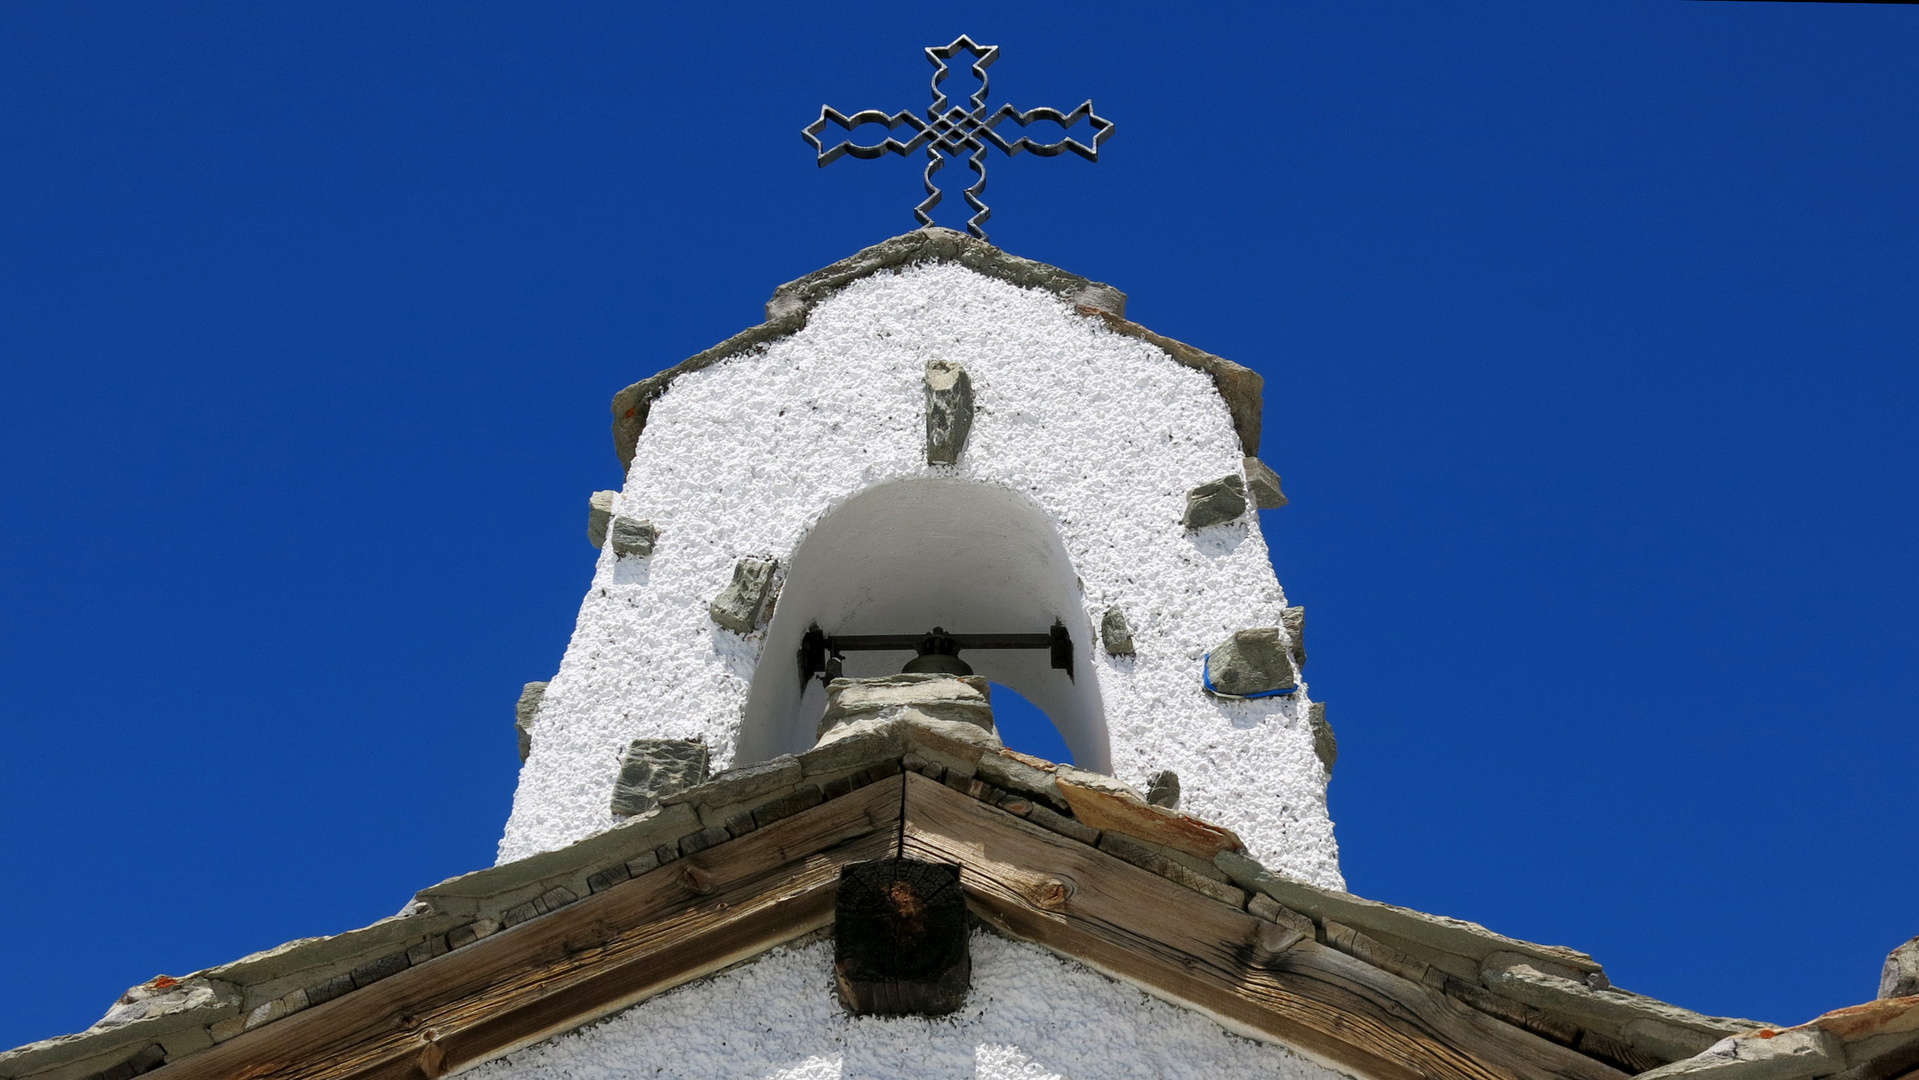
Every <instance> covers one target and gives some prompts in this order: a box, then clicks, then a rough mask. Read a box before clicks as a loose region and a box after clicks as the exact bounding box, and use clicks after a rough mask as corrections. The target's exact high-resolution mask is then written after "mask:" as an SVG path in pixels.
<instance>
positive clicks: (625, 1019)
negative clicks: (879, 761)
mask: <svg viewBox="0 0 1919 1080" xmlns="http://www.w3.org/2000/svg"><path fill="white" fill-rule="evenodd" d="M463 1076H465V1077H469V1078H472V1080H629V1078H631V1080H639V1078H641V1077H646V1078H648V1080H654V1078H659V1080H671V1078H685V1080H694V1078H701V1080H704V1078H707V1077H738V1078H742V1080H745V1078H769V1080H772V1078H777V1080H900V1078H902V1077H913V1078H915V1080H948V1078H951V1080H961V1078H967V1080H973V1078H977V1080H1200V1078H1207V1080H1213V1078H1218V1077H1235V1078H1245V1080H1256V1078H1257V1080H1350V1078H1349V1077H1347V1074H1344V1073H1341V1072H1337V1071H1335V1070H1333V1069H1331V1068H1328V1067H1326V1066H1325V1065H1322V1064H1319V1063H1318V1062H1316V1061H1313V1060H1310V1059H1307V1058H1305V1057H1302V1056H1300V1055H1299V1054H1296V1053H1294V1052H1292V1051H1291V1050H1289V1049H1287V1048H1285V1047H1281V1046H1275V1045H1272V1044H1269V1043H1261V1042H1254V1041H1252V1040H1250V1039H1245V1038H1241V1037H1239V1036H1236V1035H1233V1034H1231V1033H1229V1032H1227V1031H1226V1030H1225V1029H1223V1028H1221V1027H1220V1026H1219V1025H1217V1024H1215V1023H1214V1022H1213V1021H1211V1020H1209V1019H1207V1018H1206V1017H1204V1016H1202V1015H1200V1014H1198V1013H1193V1012H1189V1011H1187V1010H1185V1009H1183V1008H1180V1007H1177V1006H1174V1005H1170V1004H1167V1003H1166V1002H1163V1001H1159V1000H1156V999H1154V998H1150V997H1148V996H1146V995H1145V994H1144V993H1141V992H1140V991H1139V990H1136V989H1134V988H1133V987H1131V986H1127V985H1125V984H1123V983H1119V982H1115V981H1113V980H1111V979H1108V978H1106V977H1105V976H1103V975H1100V974H1098V973H1096V972H1094V971H1091V970H1089V969H1087V968H1085V967H1082V966H1080V965H1079V964H1076V963H1073V962H1072V961H1067V960H1061V959H1059V958H1057V957H1055V956H1053V955H1052V954H1050V953H1048V952H1046V951H1044V950H1042V949H1040V948H1038V947H1037V946H1033V945H1028V944H1025V943H1023V942H1016V941H1009V940H1006V939H1004V938H1000V937H996V936H994V935H991V934H976V935H975V936H974V938H973V981H972V988H971V989H970V990H969V991H968V994H967V999H966V1003H965V1005H963V1006H962V1007H961V1008H960V1009H959V1011H958V1012H955V1013H953V1014H951V1015H949V1016H939V1017H919V1016H909V1017H852V1016H848V1015H847V1014H846V1012H845V1011H844V1010H843V1009H841V1008H840V1003H839V999H838V998H837V997H836V996H835V995H834V992H833V945H832V942H830V941H817V942H814V943H812V944H807V945H801V946H798V947H793V948H783V949H779V950H776V951H774V952H773V953H771V954H769V955H767V956H765V957H762V958H761V959H759V960H756V961H753V962H752V963H749V964H745V965H742V966H740V967H736V968H733V969H730V970H728V971H725V972H722V973H721V974H719V975H716V976H713V977H711V978H708V979H702V980H700V981H698V982H694V983H690V984H688V985H686V986H683V987H680V988H679V989H677V990H673V991H669V992H668V993H666V994H662V995H660V996H659V997H656V998H653V999H651V1000H649V1001H646V1002H643V1003H641V1004H639V1005H637V1006H634V1007H633V1008H631V1009H628V1010H626V1011H625V1012H623V1013H618V1014H615V1015H614V1016H612V1017H610V1018H608V1019H607V1020H605V1021H604V1022H602V1023H599V1024H595V1025H592V1026H589V1027H586V1028H583V1029H581V1030H579V1031H575V1032H571V1033H568V1034H566V1035H561V1036H557V1037H555V1038H552V1039H549V1040H547V1041H545V1042H543V1043H538V1044H536V1045H534V1046H530V1047H527V1048H526V1049H523V1050H519V1051H516V1052H514V1053H512V1054H509V1055H507V1056H506V1057H503V1058H500V1059H498V1060H495V1061H492V1062H489V1063H487V1064H484V1065H481V1066H479V1067H478V1068H475V1069H472V1070H469V1071H468V1072H466V1073H464V1074H463Z"/></svg>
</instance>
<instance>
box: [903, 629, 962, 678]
mask: <svg viewBox="0 0 1919 1080" xmlns="http://www.w3.org/2000/svg"><path fill="white" fill-rule="evenodd" d="M913 649H914V651H915V652H918V653H919V655H918V656H915V657H914V658H912V659H911V660H908V661H907V662H906V666H905V667H903V668H901V669H900V674H901V675H971V674H972V673H973V667H972V665H971V664H968V663H967V662H966V661H964V660H961V659H960V658H959V642H957V641H954V640H953V639H952V638H951V637H950V636H948V635H947V633H946V631H944V630H942V629H940V628H939V627H937V626H935V627H934V628H933V632H932V633H930V634H928V635H926V636H925V637H923V638H921V639H920V641H919V644H917V645H915V646H913Z"/></svg>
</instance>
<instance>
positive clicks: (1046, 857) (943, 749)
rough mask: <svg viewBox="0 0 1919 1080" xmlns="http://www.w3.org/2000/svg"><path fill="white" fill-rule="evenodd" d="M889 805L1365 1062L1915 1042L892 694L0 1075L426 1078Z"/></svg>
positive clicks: (671, 950)
mask: <svg viewBox="0 0 1919 1080" xmlns="http://www.w3.org/2000/svg"><path fill="white" fill-rule="evenodd" d="M909 789H910V790H909ZM909 794H910V795H911V798H910V799H909V798H907V796H908V795H909ZM902 813H904V814H905V815H906V826H905V831H906V834H907V836H908V837H909V841H908V844H909V848H910V849H911V850H912V852H913V853H915V854H917V855H919V856H920V857H928V858H937V859H942V860H945V861H952V862H958V863H960V864H961V866H962V868H963V874H964V883H965V886H966V889H967V892H968V902H969V905H971V906H972V907H973V909H974V910H975V912H976V913H977V914H979V915H980V917H981V918H982V919H984V920H986V921H987V922H988V923H989V924H990V925H992V926H994V927H997V928H998V929H1000V930H1001V931H1002V932H1006V933H1009V934H1011V935H1013V936H1016V937H1021V938H1026V939H1029V940H1034V941H1037V942H1039V943H1040V944H1043V945H1046V946H1047V947H1049V948H1052V949H1054V950H1055V951H1057V952H1060V953H1062V954H1064V955H1068V956H1072V957H1075V958H1077V959H1079V960H1081V961H1082V962H1085V963H1088V964H1089V965H1091V966H1093V967H1095V968H1098V969H1099V970H1102V971H1105V972H1106V973H1108V974H1110V975H1114V976H1115V977H1118V978H1121V979H1124V980H1127V981H1129V982H1132V983H1134V984H1135V985H1138V986H1140V987H1141V988H1142V989H1145V990H1147V991H1148V992H1150V993H1154V994H1156V995H1157V996H1161V997H1165V998H1169V999H1172V1000H1175V1001H1178V1002H1181V1003H1183V1004H1185V1005H1187V1006H1189V1007H1192V1008H1195V1009H1198V1010H1199V1011H1202V1012H1205V1013H1207V1014H1209V1015H1212V1016H1214V1017H1215V1018H1216V1019H1218V1020H1220V1021H1221V1022H1222V1023H1225V1024H1227V1025H1228V1026H1229V1027H1232V1028H1233V1029H1235V1030H1239V1031H1241V1032H1242V1033H1247V1034H1252V1035H1255V1036H1258V1037H1264V1038H1270V1039H1275V1040H1278V1041H1282V1042H1285V1043H1288V1044H1290V1045H1293V1046H1295V1047H1299V1048H1301V1049H1304V1050H1306V1051H1307V1052H1309V1053H1313V1054H1316V1055H1318V1056H1321V1057H1323V1058H1325V1059H1327V1060H1330V1061H1333V1062H1335V1063H1338V1064H1340V1065H1341V1066H1342V1067H1345V1068H1348V1069H1352V1070H1355V1071H1357V1072H1359V1073H1361V1074H1362V1075H1366V1076H1370V1077H1374V1078H1376V1080H1387V1078H1392V1080H1410V1078H1413V1077H1427V1078H1442V1077H1443V1078H1446V1080H1487V1078H1488V1077H1489V1076H1501V1077H1510V1078H1514V1080H1546V1078H1548V1077H1562V1078H1570V1077H1576V1078H1579V1080H1618V1078H1621V1077H1624V1076H1627V1075H1631V1074H1647V1076H1648V1080H1652V1078H1655V1077H1656V1078H1658V1080H1665V1078H1666V1077H1667V1076H1669V1075H1676V1074H1678V1073H1682V1072H1712V1073H1714V1074H1715V1077H1714V1080H1718V1076H1719V1074H1724V1077H1725V1080H1812V1078H1816V1077H1823V1076H1839V1077H1841V1080H1894V1078H1895V1077H1898V1076H1899V1075H1900V1074H1901V1073H1903V1072H1905V1071H1909V1070H1910V1069H1911V1068H1912V1067H1914V1066H1915V1065H1919V997H1912V998H1897V999H1892V1000H1891V1001H1888V1002H1879V1003H1875V1004H1873V1005H1869V1006H1861V1007H1859V1008H1856V1009H1850V1010H1840V1011H1839V1012H1836V1013H1831V1014H1828V1015H1827V1016H1825V1017H1821V1018H1820V1019H1818V1020H1815V1021H1813V1022H1812V1023H1811V1024H1807V1025H1802V1026H1801V1027H1799V1028H1784V1029H1782V1028H1778V1027H1776V1026H1774V1025H1767V1024H1762V1023H1759V1022H1756V1021H1751V1020H1740V1019H1732V1018H1726V1017H1714V1016H1705V1015H1701V1014H1698V1013H1694V1012H1691V1011H1689V1010H1686V1009H1682V1008H1679V1007H1677V1006H1673V1005H1669V1004H1666V1003H1664V1002H1660V1001H1656V1000H1654V999H1651V998H1647V997H1643V996H1641V995H1638V994H1633V993H1629V992H1627V991H1623V990H1620V989H1618V988H1616V987H1613V986H1612V985H1611V984H1610V982H1609V980H1608V979H1607V977H1606V974H1605V971H1604V969H1603V967H1601V965H1600V964H1599V963H1598V962H1597V961H1595V960H1594V959H1593V958H1592V957H1590V956H1588V955H1586V954H1585V953H1582V952H1578V951H1576V950H1573V949H1568V948H1565V947H1562V946H1556V945H1540V944H1535V943H1532V942H1527V941H1522V940H1518V939H1515V938H1509V937H1506V936H1504V935H1501V934H1497V933H1495V932H1493V931H1490V930H1488V929H1486V928H1485V927H1482V926H1479V925H1477V924H1475V923H1470V922H1465V921H1462V920H1457V919H1449V918H1444V917H1441V916H1434V915H1428V914H1424V913H1422V912H1418V911H1413V910H1411V909H1408V908H1402V907H1396V906H1393V905H1390V904H1383V903H1379V902H1377V901H1373V900H1368V899H1364V898H1361V897H1358V896H1354V895H1351V894H1349V893H1343V892H1336V891H1332V890H1327V889H1321V888H1318V887H1315V886H1312V885H1308V884H1305V883H1303V882H1298V881H1293V880H1290V879H1287V878H1284V877H1280V876H1278V875H1275V874H1273V873H1271V872H1269V871H1267V870H1266V869H1264V868H1263V867H1261V866H1260V865H1259V864H1258V863H1257V862H1255V861H1254V860H1253V859H1251V858H1250V857H1248V856H1247V854H1246V853H1245V851H1244V849H1243V847H1242V845H1241V844H1240V842H1239V839H1238V837H1236V836H1235V835H1233V833H1232V832H1231V831H1230V830H1227V829H1224V828H1221V827H1219V826H1216V825H1213V824H1211V823H1209V822H1206V821H1203V820H1200V819H1198V818H1196V817H1193V816H1191V815H1188V814H1183V813H1180V812H1179V811H1177V810H1170V809H1167V808H1164V807H1160V806H1156V805H1152V804H1149V803H1147V802H1146V801H1145V800H1144V799H1143V798H1141V797H1140V796H1139V794H1138V793H1137V792H1135V791H1133V790H1132V789H1131V788H1128V787H1127V786H1126V785H1124V784H1121V783H1120V782H1118V781H1116V780H1114V779H1113V778H1111V777H1107V776H1103V775H1099V774H1096V773H1089V772H1086V771H1083V770H1080V769H1075V768H1073V767H1071V766H1065V765H1058V764H1054V763H1052V762H1048V761H1044V760H1042V759H1039V758H1034V757H1030V756H1028V755H1024V754H1020V753H1017V752H1014V751H1011V750H1008V749H1006V748H1005V747H1004V746H1002V745H1000V743H999V740H998V739H997V737H996V736H994V735H993V734H992V733H991V732H989V731H986V730H983V729H981V728H979V727H976V726H974V725H971V724H966V723H960V722H954V721H936V720H926V719H911V718H909V719H900V720H894V721H886V722H881V721H874V722H866V723H861V724H854V725H850V726H848V727H845V728H842V729H838V730H836V731H834V732H831V733H829V736H828V740H827V741H824V742H822V744H821V745H820V746H818V747H816V748H814V749H812V750H810V751H807V752H806V753H803V754H798V755H792V756H787V757H782V758H778V759H775V760H773V761H770V762H765V763H762V764H759V765H755V766H751V767H748V768H744V769H736V770H733V771H731V772H726V773H722V774H719V775H718V776H715V777H713V778H712V779H711V780H710V781H709V782H707V783H705V784H702V785H700V786H698V787H695V788H692V789H690V790H688V791H685V792H682V793H680V794H678V795H674V796H671V797H669V798H667V799H666V800H664V802H663V804H662V805H660V806H659V807H657V808H656V809H654V810H652V811H651V812H649V813H647V814H644V815H642V816H639V817H635V818H632V819H630V820H629V821H627V822H626V823H624V824H623V825H620V826H617V827H615V828H612V829H609V830H607V831H606V832H603V833H600V834H598V835H596V836H593V837H590V838H588V839H585V840H582V841H580V842H578V843H576V844H573V845H571V846H569V847H566V848H562V849H559V850H556V851H549V852H544V853H541V854H538V855H535V856H532V857H530V858H526V859H522V860H519V861H517V862H512V863H507V864H504V865H500V866H496V867H491V868H489V869H485V870H480V871H476V872H474V873H471V874H465V875H461V876H459V877H455V878H451V879H448V880H446V881H443V882H440V883H439V884H437V885H433V886H430V887H428V888H426V889H423V890H421V891H420V892H419V893H418V894H417V896H416V897H415V899H414V901H413V903H412V904H411V905H409V906H408V908H407V909H406V911H405V912H404V913H403V914H401V915H398V916H395V917H393V918H389V919H383V920H381V921H379V922H376V923H374V924H372V925H371V926H367V927H363V928H361V929H359V930H354V931H350V932H348V933H345V934H340V935H337V936H334V937H327V938H308V939H304V940H300V941H294V942H289V943H288V944H286V945H282V946H280V947H278V948H275V949H270V950H267V951H265V952H261V953H256V954H254V955H252V956H248V957H243V958H241V959H239V960H236V961H233V962H232V963H228V964H224V965H221V966H219V967H214V968H209V969H206V970H204V971H199V972H195V973H193V974H191V975H186V976H182V977H178V978H174V977H169V976H160V977H157V978H155V979H153V980H150V981H149V982H147V983H144V984H142V985H140V986H137V987H134V988H132V989H131V990H129V991H128V992H127V994H126V995H125V996H124V997H122V998H121V999H120V1000H119V1001H118V1002H116V1003H115V1004H114V1006H113V1007H112V1008H111V1009H110V1010H109V1011H108V1013H107V1015H106V1016H105V1017H103V1018H102V1019H101V1021H100V1022H99V1023H97V1024H95V1025H94V1026H93V1027H91V1028H89V1029H87V1030H86V1031H84V1032H80V1033H78V1034H74V1035H66V1036H61V1037H59V1038H55V1039H49V1040H46V1041H43V1042H38V1043H33V1044H31V1045H28V1046H23V1047H20V1048H18V1049H16V1050H13V1051H11V1052H8V1053H5V1054H0V1077H4V1078H7V1080H28V1078H32V1080H128V1078H131V1077H133V1076H138V1075H143V1074H146V1073H155V1075H157V1076H160V1077H164V1078H173V1077H196V1076H202V1075H204V1076H231V1075H243V1074H249V1073H248V1072H247V1070H249V1069H256V1070H257V1069H258V1068H262V1067H266V1066H264V1065H263V1064H262V1063H263V1062H268V1063H277V1064H271V1068H270V1069H269V1072H270V1073H271V1074H272V1075H276V1076H311V1077H346V1076H372V1075H400V1073H394V1072H391V1069H390V1068H389V1067H390V1066H393V1067H397V1066H394V1063H395V1062H396V1061H400V1060H401V1059H402V1058H403V1059H405V1060H404V1061H403V1062H401V1064H403V1065H404V1066H405V1069H404V1070H403V1072H404V1071H405V1070H416V1069H417V1071H419V1072H422V1073H424V1074H425V1075H429V1076H432V1075H438V1074H439V1072H436V1071H435V1070H439V1071H445V1070H446V1069H450V1068H455V1067H461V1066H464V1065H466V1064H470V1063H472V1062H475V1061H478V1060H484V1059H485V1058H487V1057H490V1056H495V1055H497V1054H498V1053H501V1052H505V1051H506V1050H508V1049H511V1048H513V1047H516V1046H519V1045H525V1044H526V1043H528V1042H530V1041H535V1040H537V1039H540V1038H545V1037H548V1036H549V1035H551V1034H553V1033H555V1032H556V1031H559V1030H566V1029H568V1028H571V1027H576V1026H578V1025H579V1024H581V1023H585V1022H587V1021H588V1020H591V1019H593V1018H596V1017H597V1016H601V1015H605V1014H607V1013H609V1012H611V1011H614V1010H615V1009H618V1008H624V1007H626V1006H627V1005H630V1004H632V1003H633V1002H635V1001H638V1000H642V999H643V998H644V997H646V996H648V995H650V994H651V993H656V992H659V991H660V990H664V989H667V988H670V986H672V985H678V984H679V983H681V982H685V981H687V980H689V979H693V978H698V977H700V976H702V975H704V974H707V973H709V972H711V971H713V970H717V969H718V968H719V967H721V966H725V965H726V964H731V963H735V962H738V961H739V960H741V959H746V958H750V957H751V956H753V955H757V954H758V953H760V952H763V951H765V950H766V949H768V948H771V947H773V946H774V945H777V944H779V943H781V942H782V941H787V940H792V939H793V938H795V937H798V936H800V935H801V934H804V933H810V932H812V931H814V930H817V929H819V928H820V927H821V926H825V925H830V922H831V904H830V892H831V884H832V882H833V881H834V880H836V878H837V868H838V866H840V865H843V864H844V863H846V862H849V861H856V860H859V859H865V858H874V857H879V856H880V855H882V854H886V853H888V852H890V848H891V844H892V842H893V836H894V831H895V829H896V828H898V827H899V822H900V815H901V814H902ZM989 840H990V841H991V842H990V843H989V842H987V841H989ZM1009 852H1021V853H1024V854H1020V855H1008V854H1006V853H1009ZM994 853H997V854H994ZM1009 860H1010V861H1009ZM823 897H824V898H828V899H825V900H822V899H821V898H823ZM1102 904H1104V905H1107V906H1106V907H1101V905H1102ZM1115 905H1117V906H1115ZM647 950H652V951H651V952H648V951H647ZM1169 955H1172V956H1183V957H1185V959H1184V960H1181V961H1180V962H1177V963H1169V962H1168V961H1167V957H1168V956H1169ZM642 956H643V958H644V963H640V961H639V960H637V959H635V958H636V957H642ZM636 965H637V966H636ZM641 969H644V970H645V971H646V972H647V973H648V974H647V976H646V979H644V980H640V981H638V982H635V981H634V980H635V979H637V978H638V977H637V976H633V975H631V974H630V972H632V971H637V970H641ZM621 972H628V973H629V974H627V975H621V974H620V973H621ZM622 979H624V980H625V981H622ZM648 980H650V981H648ZM395 1010H401V1012H403V1013H404V1015H406V1016H408V1017H409V1018H413V1019H410V1020H409V1021H408V1023H410V1024H412V1025H413V1026H412V1027H408V1028H405V1029H404V1030H396V1029H395V1028H394V1025H393V1023H392V1017H393V1016H394V1015H399V1014H400V1013H396V1012H395ZM396 1055H398V1056H397V1057H396ZM1908 1057H1913V1058H1914V1061H1913V1063H1912V1064H1908V1065H1906V1066H1905V1067H1904V1068H1902V1069H1895V1071H1887V1070H1888V1069H1894V1067H1895V1066H1898V1065H1899V1064H1900V1063H1901V1062H1904V1061H1906V1059H1907V1058H1908ZM416 1059H417V1060H416ZM156 1070H157V1071H156ZM267 1074H268V1073H258V1075H267ZM406 1074H407V1075H412V1074H413V1073H411V1072H407V1073H406Z"/></svg>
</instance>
